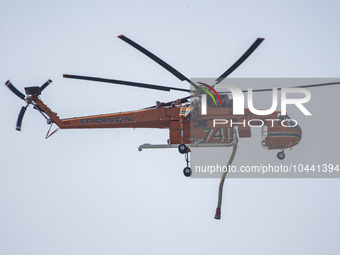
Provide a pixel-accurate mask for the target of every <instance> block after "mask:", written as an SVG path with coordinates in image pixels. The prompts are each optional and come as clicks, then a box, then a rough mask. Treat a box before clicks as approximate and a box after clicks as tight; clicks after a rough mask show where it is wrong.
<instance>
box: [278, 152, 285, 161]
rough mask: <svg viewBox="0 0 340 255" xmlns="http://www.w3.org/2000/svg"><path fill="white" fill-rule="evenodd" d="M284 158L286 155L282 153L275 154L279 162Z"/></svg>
mask: <svg viewBox="0 0 340 255" xmlns="http://www.w3.org/2000/svg"><path fill="white" fill-rule="evenodd" d="M285 157H286V155H285V154H284V152H283V151H280V152H278V153H277V158H278V159H279V160H283V159H284V158H285Z"/></svg>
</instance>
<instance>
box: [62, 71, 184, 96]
mask: <svg viewBox="0 0 340 255" xmlns="http://www.w3.org/2000/svg"><path fill="white" fill-rule="evenodd" d="M63 76H64V78H69V79H78V80H88V81H98V82H106V83H113V84H119V85H126V86H132V87H139V88H147V89H156V90H162V91H170V90H178V91H184V92H190V90H189V89H181V88H175V87H167V86H162V85H153V84H147V83H139V82H132V81H121V80H113V79H104V78H97V77H89V76H80V75H71V74H64V75H63Z"/></svg>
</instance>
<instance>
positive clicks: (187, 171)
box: [183, 166, 192, 177]
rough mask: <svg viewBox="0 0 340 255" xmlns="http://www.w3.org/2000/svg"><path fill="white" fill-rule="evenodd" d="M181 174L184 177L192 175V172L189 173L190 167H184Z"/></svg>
mask: <svg viewBox="0 0 340 255" xmlns="http://www.w3.org/2000/svg"><path fill="white" fill-rule="evenodd" d="M183 174H184V175H185V176H186V177H190V176H191V174H192V171H191V168H190V167H188V166H187V167H186V168H184V169H183Z"/></svg>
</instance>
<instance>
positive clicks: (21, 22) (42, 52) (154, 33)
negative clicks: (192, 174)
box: [0, 0, 340, 255]
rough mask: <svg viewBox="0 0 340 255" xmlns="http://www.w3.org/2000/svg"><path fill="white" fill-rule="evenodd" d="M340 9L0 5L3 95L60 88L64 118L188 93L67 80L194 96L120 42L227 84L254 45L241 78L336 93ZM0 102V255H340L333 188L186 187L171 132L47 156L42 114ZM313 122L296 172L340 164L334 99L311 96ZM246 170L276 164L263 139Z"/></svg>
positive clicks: (288, 182)
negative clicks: (301, 83)
mask: <svg viewBox="0 0 340 255" xmlns="http://www.w3.org/2000/svg"><path fill="white" fill-rule="evenodd" d="M339 5H340V3H339V2H338V1H331V0H327V1H291V0H289V1H284V2H282V1H261V0H260V1H171V2H165V1H82V2H79V1H57V2H49V1H37V0H33V1H27V2H23V1H13V0H11V1H8V0H3V1H2V2H1V3H0V14H1V15H0V24H1V25H0V32H1V40H0V52H1V55H0V56H1V58H0V70H1V72H0V76H1V79H0V82H1V84H4V83H5V82H6V81H7V80H8V79H11V81H12V83H13V84H14V85H15V86H16V87H17V88H18V89H20V90H21V91H22V92H23V89H24V87H26V86H32V85H38V86H40V85H41V84H43V83H44V82H45V81H46V80H48V79H52V80H53V83H52V84H51V85H50V86H49V87H48V88H47V89H46V90H45V91H44V92H43V95H42V97H41V98H42V100H43V101H44V102H45V103H46V104H47V105H48V106H49V107H50V108H51V109H52V110H53V111H56V112H57V113H58V114H59V116H61V117H63V118H66V117H74V116H83V115H91V114H97V113H109V112H119V111H125V110H135V109H140V108H143V107H146V106H151V105H154V103H155V101H157V100H158V101H170V100H173V99H177V98H179V97H183V96H186V94H185V93H184V92H171V93H167V92H164V93H163V92H159V91H150V90H146V89H144V90H143V89H134V88H129V87H122V86H114V85H109V84H98V83H95V82H85V81H75V80H66V79H63V78H62V74H63V73H70V74H79V75H89V76H91V75H92V76H99V77H104V78H114V79H122V80H124V79H125V80H131V81H139V82H145V83H156V84H158V83H161V84H164V85H170V86H177V87H183V88H189V85H188V84H186V83H185V82H181V81H179V80H177V79H176V77H174V76H172V75H171V74H170V73H168V72H167V71H166V70H164V69H162V68H161V67H160V66H158V65H157V64H156V63H154V62H152V61H151V60H149V59H148V58H147V57H145V56H144V55H142V54H140V53H139V52H138V51H136V50H135V49H133V48H132V47H131V46H129V45H127V44H125V43H124V42H122V41H121V40H119V39H118V38H116V36H118V35H120V34H124V35H126V36H128V37H129V38H131V39H132V40H135V41H136V42H138V43H140V44H141V45H143V46H144V47H145V48H147V49H149V50H150V51H152V52H153V53H154V54H156V55H158V56H159V57H160V58H162V59H164V60H165V61H166V62H168V63H169V64H170V65H172V66H174V67H175V68H176V69H178V70H179V71H181V72H182V73H183V74H185V75H186V76H188V77H217V76H219V75H220V74H222V73H223V72H224V71H225V70H226V69H227V68H228V67H229V66H230V65H231V64H233V63H234V61H235V60H237V59H238V58H239V57H240V55H241V54H243V53H244V51H245V50H246V49H247V48H248V47H249V46H250V44H251V43H252V42H253V41H254V40H255V39H256V38H257V37H265V38H266V40H265V41H264V42H263V43H262V45H261V46H260V47H259V48H258V49H257V50H256V52H254V54H253V55H252V56H251V57H250V58H249V59H248V60H247V61H246V62H245V63H244V64H243V65H242V66H241V67H240V68H238V69H237V70H236V71H235V72H234V73H233V74H232V75H231V76H232V77H339V76H340V74H339V61H340V60H339V59H340V51H339V50H338V49H339V46H338V45H339V39H340V38H339V37H340V34H339V17H338V10H339V7H340V6H339ZM0 88H1V93H0V116H1V118H2V124H1V129H0V140H1V143H0V155H1V156H0V157H1V161H0V254H6V255H7V254H8V255H12V254H34V255H37V254H82V255H86V254H113V253H117V254H136V253H143V254H144V253H149V254H156V253H157V254H174V253H176V254H209V253H212V252H214V253H219V254H225V253H229V254H250V253H251V254H320V253H323V254H338V251H339V248H340V245H339V242H338V236H339V234H340V233H339V229H340V226H339V225H340V222H339V218H338V215H339V213H340V207H339V204H338V201H339V198H340V188H339V180H338V179H229V180H228V179H227V180H226V183H225V190H224V199H223V208H222V220H221V221H216V220H214V219H213V216H214V213H215V208H216V202H217V191H218V182H219V180H218V179H190V178H185V177H184V176H183V173H182V169H183V167H184V166H185V161H184V158H183V156H182V155H180V154H179V153H178V151H177V150H176V149H172V150H149V151H148V150H145V151H143V152H138V150H137V147H138V145H140V144H143V143H146V142H147V143H165V142H166V140H167V139H168V131H167V130H149V129H142V130H137V129H136V130H132V129H131V130H130V129H121V130H119V129H117V130H113V129H111V130H62V131H59V132H58V133H57V134H56V135H54V136H52V137H51V138H49V139H48V140H45V139H44V137H45V134H46V132H47V129H48V126H47V125H46V124H45V120H44V119H43V118H42V117H41V116H40V114H39V113H38V112H36V111H33V109H32V108H30V109H28V111H27V113H26V116H25V119H24V121H23V126H22V129H23V131H22V132H21V133H20V132H17V131H15V123H16V119H17V116H18V113H19V110H20V108H21V106H22V105H23V102H22V101H20V100H19V99H18V98H17V97H16V96H15V95H13V94H12V93H11V92H10V91H9V90H8V89H7V88H6V87H5V86H4V85H2V87H0ZM311 92H312V99H311V101H310V103H308V106H307V107H308V109H309V110H310V111H311V112H312V114H313V116H312V117H304V116H303V115H302V114H300V113H299V111H298V110H294V109H290V110H289V109H288V110H289V115H290V116H294V117H295V118H298V119H299V121H300V122H299V123H300V124H301V127H302V130H303V131H302V132H303V137H302V141H301V143H300V144H299V145H298V146H296V147H295V148H294V149H293V150H292V151H287V153H286V159H285V160H286V161H285V162H287V163H303V164H307V163H339V159H338V158H339V149H338V146H337V144H338V143H339V141H340V135H339V133H338V125H339V120H338V115H339V114H338V111H337V110H338V109H339V106H340V105H339V100H338V95H339V92H340V91H339V88H337V87H330V88H327V89H320V88H319V89H314V90H311ZM252 134H253V137H252V138H251V139H243V140H241V141H240V143H239V148H238V153H237V155H236V157H235V161H234V162H235V164H244V165H252V164H260V163H272V164H278V163H281V162H278V160H277V159H276V152H272V151H266V150H263V149H262V147H261V145H260V133H259V132H253V133H252Z"/></svg>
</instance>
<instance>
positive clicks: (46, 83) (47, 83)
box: [40, 79, 52, 92]
mask: <svg viewBox="0 0 340 255" xmlns="http://www.w3.org/2000/svg"><path fill="white" fill-rule="evenodd" d="M51 82H52V80H51V79H50V80H48V81H47V82H45V83H44V84H43V85H42V86H41V87H40V92H42V91H43V90H44V89H46V87H47V86H48V85H49V84H50V83H51Z"/></svg>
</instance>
